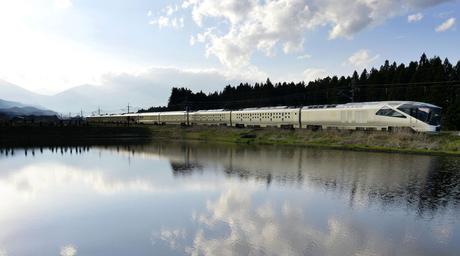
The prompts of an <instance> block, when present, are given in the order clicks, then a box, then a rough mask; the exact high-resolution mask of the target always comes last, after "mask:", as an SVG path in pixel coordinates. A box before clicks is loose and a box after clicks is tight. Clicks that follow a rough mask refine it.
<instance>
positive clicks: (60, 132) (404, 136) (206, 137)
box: [0, 126, 460, 156]
mask: <svg viewBox="0 0 460 256" xmlns="http://www.w3.org/2000/svg"><path fill="white" fill-rule="evenodd" d="M150 140H168V141H170V140H176V141H190V140H195V141H205V142H225V143H244V144H258V145H264V144H265V145H297V146H309V147H327V148H336V149H351V150H363V151H384V152H403V153H421V154H439V155H442V154H448V155H458V156H460V136H459V135H458V134H454V133H440V134H419V133H409V132H399V133H389V132H364V131H319V132H313V131H308V130H303V129H302V130H283V129H275V128H270V129H268V128H267V129H247V128H245V129H237V128H229V127H203V126H200V127H179V126H129V127H127V126H68V127H65V126H64V127H62V126H53V127H45V126H44V127H40V126H15V127H4V126H0V146H37V145H68V144H71V145H79V144H115V143H116V144H119V143H139V142H142V143H148V142H149V141H150Z"/></svg>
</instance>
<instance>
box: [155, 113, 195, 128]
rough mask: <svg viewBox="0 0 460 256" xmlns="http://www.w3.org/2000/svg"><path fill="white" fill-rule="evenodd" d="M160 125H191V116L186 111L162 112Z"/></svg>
mask: <svg viewBox="0 0 460 256" xmlns="http://www.w3.org/2000/svg"><path fill="white" fill-rule="evenodd" d="M159 124H163V125H165V124H178V125H189V115H188V113H187V112H186V111H169V112H160V113H159Z"/></svg>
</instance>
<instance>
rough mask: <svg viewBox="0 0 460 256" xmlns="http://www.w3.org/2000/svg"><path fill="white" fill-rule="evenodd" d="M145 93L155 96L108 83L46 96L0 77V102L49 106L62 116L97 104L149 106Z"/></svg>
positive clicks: (106, 106) (88, 110) (119, 107)
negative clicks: (107, 84)
mask: <svg viewBox="0 0 460 256" xmlns="http://www.w3.org/2000/svg"><path fill="white" fill-rule="evenodd" d="M149 95H155V93H149V92H148V91H147V92H146V90H142V93H140V92H139V91H129V90H127V89H124V88H122V87H120V86H113V87H110V88H109V87H108V86H93V85H82V86H77V87H74V88H71V89H69V90H66V91H64V92H61V93H58V94H56V95H52V96H49V95H41V94H37V93H34V92H31V91H28V90H26V89H24V88H22V87H20V86H17V85H14V84H12V83H9V82H6V81H3V80H0V98H2V99H3V103H5V102H6V101H5V100H8V101H13V102H16V103H17V102H21V103H22V104H23V105H28V106H35V107H37V106H41V107H43V108H48V109H53V110H54V111H56V112H59V113H63V114H65V115H68V113H69V112H71V113H73V114H74V115H76V114H77V113H78V114H79V113H80V111H82V110H83V111H84V112H85V114H86V115H88V114H91V112H94V111H96V110H98V108H99V107H100V108H101V109H102V111H103V112H122V108H126V106H127V104H128V103H130V104H131V106H151V105H153V103H152V102H153V100H152V98H151V97H149ZM130 100H131V102H130ZM5 104H6V103H5ZM17 104H19V103H17ZM15 106H17V105H15Z"/></svg>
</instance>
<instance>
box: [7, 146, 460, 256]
mask: <svg viewBox="0 0 460 256" xmlns="http://www.w3.org/2000/svg"><path fill="white" fill-rule="evenodd" d="M459 170H460V169H459V159H457V158H443V157H429V156H411V155H398V154H375V153H363V152H343V151H329V150H313V149H299V148H276V147H266V148H253V147H238V146H211V145H202V144H192V145H174V144H170V145H161V144H160V145H150V146H139V147H132V146H131V147H129V148H128V147H118V148H117V147H110V148H72V153H71V151H70V149H67V152H66V150H65V149H62V153H61V148H57V149H53V150H52V151H51V150H49V149H43V150H40V149H35V150H33V151H32V150H30V149H29V150H27V153H26V152H25V151H24V150H19V149H16V150H14V154H11V151H10V150H8V153H7V151H6V150H2V151H1V152H0V227H1V232H0V256H5V255H8V256H10V255H37V253H38V255H66V256H67V255H166V254H167V255H184V254H185V255H235V254H241V255H248V254H249V255H456V252H458V251H460V245H459V242H460V237H459V234H460V232H459V224H458V221H459V218H460V214H459V212H460V211H459V202H460V188H459V186H460V185H459V181H460V173H459Z"/></svg>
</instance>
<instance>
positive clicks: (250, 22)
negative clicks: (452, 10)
mask: <svg viewBox="0 0 460 256" xmlns="http://www.w3.org/2000/svg"><path fill="white" fill-rule="evenodd" d="M447 1H449V0H409V1H403V0H382V1H374V0H351V1H335V0H268V1H258V0H225V1H214V0H185V1H184V2H183V4H182V8H185V9H188V10H190V12H191V15H192V18H193V20H194V22H195V23H196V25H197V26H199V27H200V28H201V29H202V32H200V33H199V34H197V35H196V36H195V37H192V39H193V40H191V41H193V43H196V42H200V43H204V44H205V47H206V55H207V56H211V55H212V56H215V57H217V58H218V59H219V61H220V62H221V63H222V64H224V65H225V66H226V67H227V68H230V69H241V68H242V67H243V68H245V67H248V66H251V57H252V55H253V54H254V53H255V52H256V51H260V52H262V53H264V54H265V55H267V56H273V55H275V54H276V50H277V48H278V47H280V48H281V50H282V52H284V53H286V54H289V53H296V52H302V51H303V45H304V42H305V40H306V34H307V33H308V32H312V31H314V30H317V29H320V28H323V27H325V28H327V29H328V30H329V32H328V34H329V39H337V38H352V37H353V36H354V35H355V34H356V33H358V32H360V31H363V30H364V29H366V28H368V27H372V26H376V25H379V24H381V23H383V22H384V21H385V20H387V19H389V18H392V17H395V16H399V15H404V14H406V13H407V12H409V11H413V10H420V9H424V8H427V7H431V6H434V5H437V4H440V3H443V2H447ZM421 18H422V16H421V14H420V15H419V14H415V16H412V15H411V16H409V18H408V20H409V21H411V22H412V21H418V20H420V19H421ZM216 21H217V22H218V24H220V25H218V26H215V24H216ZM219 22H220V23H219ZM211 24H213V25H211ZM446 26H447V25H446ZM451 26H452V25H451Z"/></svg>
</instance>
